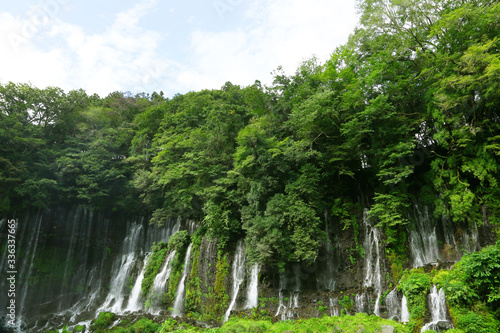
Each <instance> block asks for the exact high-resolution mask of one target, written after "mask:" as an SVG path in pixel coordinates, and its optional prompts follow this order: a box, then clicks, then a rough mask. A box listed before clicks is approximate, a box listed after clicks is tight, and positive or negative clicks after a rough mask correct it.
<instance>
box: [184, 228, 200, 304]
mask: <svg viewBox="0 0 500 333" xmlns="http://www.w3.org/2000/svg"><path fill="white" fill-rule="evenodd" d="M195 236H196V235H194V236H193V237H192V238H193V263H192V264H191V272H190V273H189V279H188V281H187V283H186V299H185V310H186V312H187V313H193V312H196V311H197V310H198V309H199V308H200V306H201V296H202V292H201V286H200V283H201V279H200V278H199V277H198V266H199V264H200V245H201V238H198V237H195Z"/></svg>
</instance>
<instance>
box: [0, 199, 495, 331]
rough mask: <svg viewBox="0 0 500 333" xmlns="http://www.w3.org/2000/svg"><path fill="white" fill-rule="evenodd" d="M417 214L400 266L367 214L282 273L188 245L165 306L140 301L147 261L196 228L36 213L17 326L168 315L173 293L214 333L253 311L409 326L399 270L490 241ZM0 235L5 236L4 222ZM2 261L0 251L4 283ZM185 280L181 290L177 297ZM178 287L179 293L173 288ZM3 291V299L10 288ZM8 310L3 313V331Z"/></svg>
mask: <svg viewBox="0 0 500 333" xmlns="http://www.w3.org/2000/svg"><path fill="white" fill-rule="evenodd" d="M412 214H413V216H412V218H413V220H414V221H416V222H415V223H413V224H412V225H413V226H414V227H413V228H412V229H407V230H404V234H405V235H406V242H405V244H406V247H405V250H404V253H403V255H402V256H401V257H402V258H403V259H402V260H400V261H399V262H396V261H395V260H394V258H391V257H390V256H388V251H386V246H387V243H388V238H387V236H386V235H385V234H384V233H383V231H382V230H380V229H379V228H377V227H376V226H375V223H374V222H373V221H371V220H370V218H369V217H368V216H367V214H366V211H365V212H360V213H359V214H358V215H359V216H358V220H357V223H356V226H351V227H350V228H348V229H346V230H343V229H342V228H341V226H340V225H338V223H337V222H336V221H333V220H331V219H329V218H328V217H326V221H327V224H326V227H325V231H326V234H327V241H326V242H325V244H324V245H323V247H322V248H321V250H320V252H319V256H318V258H317V260H316V261H315V262H314V263H305V262H304V263H295V264H290V265H288V266H287V267H286V268H285V270H284V271H283V272H280V271H278V270H277V269H276V268H275V267H267V266H262V265H260V264H258V263H251V262H249V261H248V260H247V259H246V257H245V255H244V253H245V246H244V242H243V240H242V241H240V242H238V244H236V245H235V247H234V250H233V251H232V252H230V253H222V252H220V251H218V247H217V240H212V239H208V238H206V237H204V238H202V239H201V240H198V241H195V242H194V243H193V244H192V245H191V247H192V249H191V251H190V253H189V254H190V255H189V257H188V258H180V259H179V260H181V261H182V262H184V263H185V264H184V265H180V264H179V265H178V266H175V267H177V268H175V267H174V266H172V267H170V266H169V265H172V262H173V261H174V259H173V258H174V256H173V255H172V256H171V258H170V259H168V260H166V262H165V263H163V264H162V266H160V267H159V268H158V272H159V273H160V272H162V273H161V274H163V275H161V277H162V278H163V279H164V281H159V280H161V279H156V280H158V281H156V280H155V282H154V283H157V284H158V286H157V288H156V289H154V288H153V289H152V290H155V292H154V293H157V294H158V295H151V294H148V295H142V294H141V291H140V290H141V289H140V285H141V282H142V279H144V271H145V261H146V258H147V254H148V252H149V251H150V249H151V246H152V245H153V243H155V242H160V241H164V242H168V240H169V238H170V236H171V235H172V234H173V233H175V232H176V231H177V230H179V229H183V230H189V231H190V232H191V233H192V232H193V231H194V230H195V229H196V223H193V222H184V223H181V222H180V221H173V220H172V221H168V222H167V223H166V225H165V226H164V227H162V228H159V227H153V226H150V225H148V224H147V222H146V219H144V218H129V217H125V216H120V214H107V215H106V214H95V213H91V212H89V211H87V210H85V209H84V208H79V207H76V208H70V209H62V208H61V209H55V210H46V211H38V212H29V213H26V214H22V215H20V216H19V217H17V229H16V230H17V234H16V237H17V256H18V261H17V270H18V279H17V282H16V283H17V295H16V296H17V297H16V301H17V304H16V306H17V318H16V321H17V324H18V327H19V328H20V329H21V330H25V331H31V332H36V331H43V330H45V329H47V328H50V327H58V326H59V325H61V324H62V323H77V322H82V321H88V320H91V319H93V318H95V317H96V315H97V314H98V313H99V312H100V311H112V312H115V313H118V314H124V315H125V314H127V313H132V312H135V313H136V315H140V314H146V313H147V314H148V315H151V316H158V315H161V316H163V315H165V314H166V315H170V314H171V313H172V309H171V308H172V307H173V306H174V304H173V301H174V299H173V297H171V298H170V299H168V298H165V297H163V296H165V295H166V294H167V293H168V292H169V290H168V288H169V286H170V288H173V286H175V291H174V290H170V294H171V295H172V296H174V294H175V292H178V290H182V292H183V293H184V294H183V297H184V300H185V301H184V303H185V304H184V306H183V307H182V309H181V312H180V314H181V315H183V316H186V317H193V316H197V319H200V320H203V321H205V322H208V323H212V324H216V323H218V322H220V321H221V320H226V319H227V317H228V316H229V315H230V314H231V313H233V314H234V313H251V312H252V311H255V309H257V311H264V313H267V314H268V315H271V316H275V317H276V318H277V319H278V318H279V319H290V318H298V317H315V316H320V315H322V314H328V315H339V314H340V313H341V312H342V311H343V312H346V313H355V312H366V313H370V314H376V315H378V316H381V317H387V318H394V319H397V320H404V316H405V314H404V310H405V309H404V305H403V303H404V300H403V297H402V294H401V293H398V292H397V291H391V290H392V289H393V288H394V287H393V286H394V285H395V283H396V282H397V281H394V277H395V274H396V275H397V271H398V267H399V266H398V265H400V266H401V267H399V268H411V267H417V266H429V265H430V266H432V267H434V266H437V265H441V267H446V265H447V262H450V263H452V262H454V261H456V260H458V259H460V257H461V254H462V253H464V251H475V250H478V249H479V248H481V247H483V246H485V245H487V244H489V243H491V242H493V241H494V236H493V233H492V232H491V230H492V226H491V225H489V224H488V219H487V216H485V218H484V221H483V223H482V225H480V226H477V225H469V226H465V225H456V224H453V223H452V222H451V221H449V220H448V219H446V218H439V219H436V218H433V217H432V216H430V214H429V213H428V208H427V207H425V206H419V205H416V206H415V207H414V209H413V212H412ZM0 232H1V233H2V235H5V234H6V219H4V220H2V222H1V224H0ZM168 255H169V253H166V254H165V258H166V257H167V256H168ZM6 256H7V251H6V247H5V246H3V248H2V261H1V263H2V265H3V266H2V267H1V269H2V271H5V267H4V265H5V262H6ZM169 260H170V261H169ZM186 263H187V264H186ZM448 266H449V265H448ZM176 269H177V271H176ZM185 270H186V271H185ZM182 276H185V280H184V281H182V283H184V284H185V285H184V287H183V288H179V284H180V283H181V277H182ZM174 278H175V279H176V283H175V284H171V283H169V281H170V280H172V279H174ZM396 278H397V276H396ZM0 283H1V284H0V287H1V288H2V291H4V290H6V289H5V288H6V287H7V286H6V282H5V281H1V282H0ZM158 288H159V289H158ZM152 300H155V301H156V303H154V304H156V305H155V306H153V305H152V304H153V303H152ZM5 302H6V300H4V298H2V301H0V308H1V309H2V310H0V311H2V312H0V316H1V317H2V321H4V322H5V321H6V315H7V313H6V312H5V310H3V309H6V303H5ZM28 314H29V315H28ZM429 320H430V319H429Z"/></svg>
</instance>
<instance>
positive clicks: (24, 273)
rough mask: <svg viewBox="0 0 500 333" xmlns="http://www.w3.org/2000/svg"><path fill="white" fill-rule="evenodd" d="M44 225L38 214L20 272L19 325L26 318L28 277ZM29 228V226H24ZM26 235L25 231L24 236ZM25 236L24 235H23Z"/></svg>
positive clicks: (17, 224)
mask: <svg viewBox="0 0 500 333" xmlns="http://www.w3.org/2000/svg"><path fill="white" fill-rule="evenodd" d="M41 226H42V218H41V216H40V215H37V217H36V224H35V226H34V230H35V232H33V234H32V235H31V237H30V241H29V243H28V249H27V251H26V253H25V254H24V256H25V258H24V260H23V261H24V262H23V263H22V265H21V273H20V278H19V280H20V281H24V285H22V286H20V293H19V294H20V295H21V298H20V302H19V309H21V311H20V312H19V315H18V316H17V321H16V324H17V325H18V326H21V324H22V322H23V320H24V312H25V311H24V309H25V304H26V297H27V296H28V289H29V283H28V279H29V277H30V276H31V275H32V271H33V264H34V258H35V255H36V250H37V247H38V240H39V238H40V229H41ZM19 227H20V226H19V223H16V230H18V228H19ZM23 229H27V228H23ZM23 236H24V233H23V235H22V237H23ZM23 238H24V237H23ZM19 252H20V251H19Z"/></svg>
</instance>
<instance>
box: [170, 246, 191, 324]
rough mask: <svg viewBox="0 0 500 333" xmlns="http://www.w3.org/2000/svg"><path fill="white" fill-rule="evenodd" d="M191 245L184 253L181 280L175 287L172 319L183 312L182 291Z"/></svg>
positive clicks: (187, 270) (184, 285) (184, 284)
mask: <svg viewBox="0 0 500 333" xmlns="http://www.w3.org/2000/svg"><path fill="white" fill-rule="evenodd" d="M192 247H193V243H191V244H189V246H188V248H187V251H186V259H184V270H183V271H182V278H181V280H180V281H179V286H178V287H177V293H176V296H175V301H174V307H173V310H172V316H173V317H179V316H181V315H182V312H183V311H184V290H185V287H186V276H187V274H188V272H189V259H190V258H191V248H192Z"/></svg>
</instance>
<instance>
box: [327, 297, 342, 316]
mask: <svg viewBox="0 0 500 333" xmlns="http://www.w3.org/2000/svg"><path fill="white" fill-rule="evenodd" d="M329 302H330V316H336V317H339V316H340V305H339V300H338V299H337V298H330V300H329Z"/></svg>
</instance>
